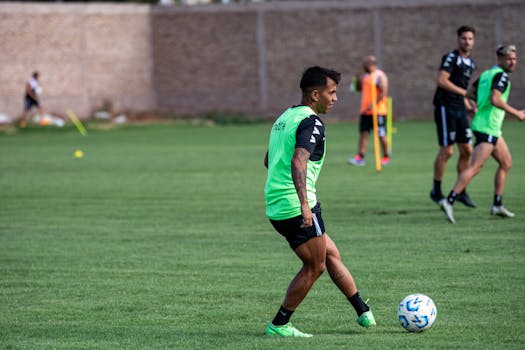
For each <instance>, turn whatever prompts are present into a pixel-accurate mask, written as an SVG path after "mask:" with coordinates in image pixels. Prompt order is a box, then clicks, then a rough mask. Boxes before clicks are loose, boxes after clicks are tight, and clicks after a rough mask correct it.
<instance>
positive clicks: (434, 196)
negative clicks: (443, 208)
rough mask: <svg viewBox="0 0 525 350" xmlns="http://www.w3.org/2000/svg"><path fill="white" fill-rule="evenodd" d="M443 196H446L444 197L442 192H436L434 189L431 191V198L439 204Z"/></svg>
mask: <svg viewBox="0 0 525 350" xmlns="http://www.w3.org/2000/svg"><path fill="white" fill-rule="evenodd" d="M443 198H445V197H443V194H442V193H435V192H434V190H432V191H430V199H432V201H433V202H436V203H437V204H439V201H440V200H442V199H443Z"/></svg>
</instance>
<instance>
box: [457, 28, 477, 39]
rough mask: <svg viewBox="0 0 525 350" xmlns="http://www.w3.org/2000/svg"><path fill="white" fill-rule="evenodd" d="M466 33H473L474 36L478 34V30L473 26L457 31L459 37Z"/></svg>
mask: <svg viewBox="0 0 525 350" xmlns="http://www.w3.org/2000/svg"><path fill="white" fill-rule="evenodd" d="M465 32H471V33H472V34H476V29H475V28H474V27H472V26H461V27H459V28H458V30H457V31H456V33H457V34H458V37H459V36H461V34H463V33H465Z"/></svg>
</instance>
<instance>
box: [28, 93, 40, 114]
mask: <svg viewBox="0 0 525 350" xmlns="http://www.w3.org/2000/svg"><path fill="white" fill-rule="evenodd" d="M33 106H35V107H36V108H38V107H40V104H39V103H38V101H37V100H35V99H34V98H32V97H31V96H29V95H25V97H24V111H26V112H29V111H30V110H31V107H33Z"/></svg>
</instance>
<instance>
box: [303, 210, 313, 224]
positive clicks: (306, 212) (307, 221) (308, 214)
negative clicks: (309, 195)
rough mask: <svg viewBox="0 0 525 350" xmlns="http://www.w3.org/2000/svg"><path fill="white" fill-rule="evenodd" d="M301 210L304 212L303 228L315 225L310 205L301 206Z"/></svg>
mask: <svg viewBox="0 0 525 350" xmlns="http://www.w3.org/2000/svg"><path fill="white" fill-rule="evenodd" d="M301 212H302V214H303V223H302V224H301V228H307V227H312V226H313V218H312V216H313V215H312V210H311V209H310V207H309V206H308V205H303V206H301Z"/></svg>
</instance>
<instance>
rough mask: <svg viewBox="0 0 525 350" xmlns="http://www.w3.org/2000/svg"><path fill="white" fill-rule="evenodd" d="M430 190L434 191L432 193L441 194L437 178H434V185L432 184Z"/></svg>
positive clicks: (439, 182)
mask: <svg viewBox="0 0 525 350" xmlns="http://www.w3.org/2000/svg"><path fill="white" fill-rule="evenodd" d="M432 192H433V193H434V195H436V194H441V195H443V194H442V193H441V181H439V180H434V185H433V187H432Z"/></svg>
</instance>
